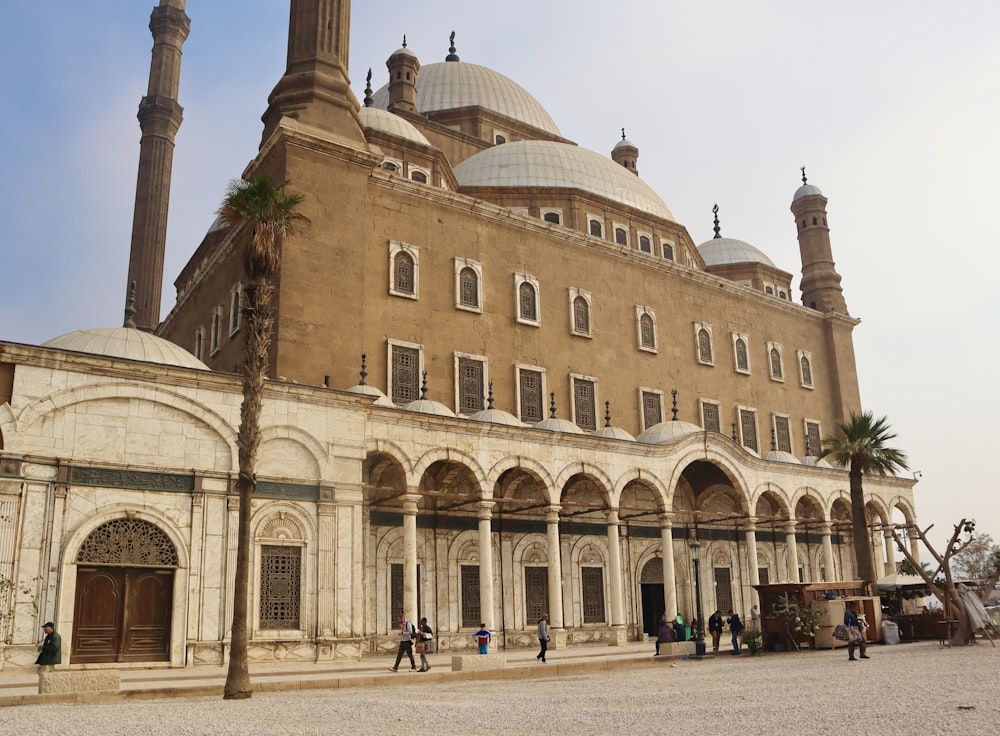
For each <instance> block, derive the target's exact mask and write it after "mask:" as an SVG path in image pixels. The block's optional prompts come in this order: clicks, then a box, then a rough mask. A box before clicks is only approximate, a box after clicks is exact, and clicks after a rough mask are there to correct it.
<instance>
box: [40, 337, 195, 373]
mask: <svg viewBox="0 0 1000 736" xmlns="http://www.w3.org/2000/svg"><path fill="white" fill-rule="evenodd" d="M42 347H43V348H57V349H58V350H69V351H72V352H77V353H90V354H92V355H103V356H104V357H106V358H124V359H125V360H139V361H142V362H144V363H159V364H160V365H172V366H177V367H178V368H195V369H197V370H202V371H207V370H209V368H208V366H207V365H205V364H204V363H202V362H201V361H200V360H198V359H197V358H196V357H194V356H193V355H192V354H191V353H189V352H188V351H187V350H185V349H184V348H182V347H180V346H179V345H175V344H174V343H172V342H170V341H169V340H164V339H163V338H162V337H157V336H156V335H154V334H152V333H149V332H143V331H142V330H137V329H135V328H134V327H99V328H96V329H91V330H76V331H75V332H67V333H66V334H65V335H60V336H59V337H54V338H52V339H51V340H47V341H45V342H43V343H42Z"/></svg>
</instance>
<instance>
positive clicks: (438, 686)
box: [0, 642, 1000, 736]
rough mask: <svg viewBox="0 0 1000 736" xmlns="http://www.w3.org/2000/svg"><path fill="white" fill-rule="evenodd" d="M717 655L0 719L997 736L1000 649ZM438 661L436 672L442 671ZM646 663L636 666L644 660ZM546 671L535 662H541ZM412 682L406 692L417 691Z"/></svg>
mask: <svg viewBox="0 0 1000 736" xmlns="http://www.w3.org/2000/svg"><path fill="white" fill-rule="evenodd" d="M869 654H871V659H869V660H859V661H856V662H848V661H847V655H846V652H844V651H843V650H841V651H836V652H832V651H820V652H804V653H801V654H795V653H786V654H767V655H765V656H762V657H750V656H747V655H745V654H744V655H743V656H740V657H732V656H728V655H725V656H719V657H716V658H709V659H706V660H703V661H683V660H679V661H673V662H663V663H662V664H661V665H660V666H656V667H648V666H642V667H636V668H635V669H630V668H624V669H616V670H613V671H601V672H594V673H588V674H583V675H555V676H552V677H540V678H539V677H535V678H526V679H520V680H509V679H508V680H470V681H462V682H447V683H442V682H437V683H431V682H428V684H427V685H426V686H421V685H420V684H419V682H420V680H419V679H418V678H420V677H421V675H420V674H410V673H403V672H400V673H399V674H398V675H392V674H389V673H387V674H386V682H385V685H384V686H377V687H368V688H350V689H342V690H316V691H306V692H301V691H300V692H294V693H291V692H289V693H280V692H265V693H257V694H256V695H254V697H253V698H252V699H251V700H249V701H241V702H229V701H222V700H221V699H218V698H176V699H171V700H149V701H141V700H136V701H131V702H126V703H113V704H79V705H65V704H59V705H25V706H18V707H9V708H3V709H0V733H4V734H7V733H9V734H22V733H23V734H31V735H32V736H45V735H46V734H60V735H64V734H142V735H143V736H156V735H158V734H164V735H166V734H170V735H171V736H184V735H186V734H274V735H278V734H282V735H284V734H289V735H290V734H296V735H298V736H304V735H307V734H405V735H407V736H409V735H411V734H504V735H505V736H513V735H517V734H546V735H554V734H572V735H573V736H585V735H586V734H628V733H654V734H655V733H664V734H666V733H672V734H702V733H704V734H725V735H726V736H730V735H731V736H749V735H752V734H768V736H774V735H775V734H792V733H795V734H800V733H816V734H825V733H835V734H839V735H848V736H853V735H855V734H879V735H880V736H889V735H894V734H920V736H927V735H929V734H949V735H950V734H962V735H963V736H965V735H975V734H995V733H997V730H998V724H1000V648H993V647H991V646H990V644H989V642H985V643H980V644H978V645H976V646H973V647H965V648H956V649H952V648H949V647H941V646H940V645H939V644H937V643H936V642H935V643H929V642H928V643H916V644H904V645H900V646H895V647H887V646H872V647H869ZM441 664H442V665H443V664H444V663H443V662H442V663H441ZM643 664H645V662H644V663H643ZM538 666H539V667H543V666H545V665H538ZM414 683H416V684H414Z"/></svg>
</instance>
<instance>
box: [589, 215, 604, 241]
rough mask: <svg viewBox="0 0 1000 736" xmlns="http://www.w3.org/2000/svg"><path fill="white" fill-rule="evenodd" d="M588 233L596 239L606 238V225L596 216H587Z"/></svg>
mask: <svg viewBox="0 0 1000 736" xmlns="http://www.w3.org/2000/svg"><path fill="white" fill-rule="evenodd" d="M587 232H589V233H590V234H591V235H593V236H594V237H595V238H603V237H604V223H603V221H602V220H601V218H599V217H597V216H596V215H587Z"/></svg>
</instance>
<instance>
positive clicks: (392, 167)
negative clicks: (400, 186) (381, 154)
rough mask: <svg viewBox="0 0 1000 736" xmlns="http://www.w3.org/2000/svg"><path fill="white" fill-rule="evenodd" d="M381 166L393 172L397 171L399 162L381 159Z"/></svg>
mask: <svg viewBox="0 0 1000 736" xmlns="http://www.w3.org/2000/svg"><path fill="white" fill-rule="evenodd" d="M382 168H383V169H385V170H386V171H391V172H393V173H394V174H398V173H399V164H396V163H393V162H392V161H383V162H382Z"/></svg>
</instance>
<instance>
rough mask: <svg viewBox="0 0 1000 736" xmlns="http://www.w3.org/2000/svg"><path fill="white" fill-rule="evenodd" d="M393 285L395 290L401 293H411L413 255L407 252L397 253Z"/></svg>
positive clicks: (413, 270) (412, 284) (412, 285)
mask: <svg viewBox="0 0 1000 736" xmlns="http://www.w3.org/2000/svg"><path fill="white" fill-rule="evenodd" d="M394 265H395V269H394V271H395V273H394V278H393V285H394V286H395V288H396V291H398V292H400V293H401V294H412V293H413V287H414V278H413V274H414V272H415V269H414V264H413V256H411V255H410V254H409V253H397V254H396V263H395V264H394Z"/></svg>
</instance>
